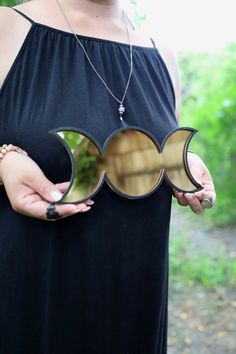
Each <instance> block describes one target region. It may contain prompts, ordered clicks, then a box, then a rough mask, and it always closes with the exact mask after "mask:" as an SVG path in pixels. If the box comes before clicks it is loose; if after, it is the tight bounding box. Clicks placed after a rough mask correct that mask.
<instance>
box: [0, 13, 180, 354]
mask: <svg viewBox="0 0 236 354" xmlns="http://www.w3.org/2000/svg"><path fill="white" fill-rule="evenodd" d="M27 19H28V20H29V21H31V23H32V26H31V28H30V30H29V32H28V34H27V36H26V38H25V41H24V43H23V45H22V47H21V49H20V51H19V53H18V55H17V57H16V59H15V61H14V63H13V65H12V67H11V69H10V72H9V73H8V75H7V78H6V79H5V82H4V84H3V86H2V88H1V91H0V144H1V145H2V144H3V143H7V144H9V143H12V144H15V145H18V146H20V147H22V148H23V149H25V150H26V151H27V152H28V153H29V155H30V156H31V157H32V158H33V159H34V160H35V161H36V162H37V163H38V165H39V166H40V167H41V168H42V170H43V171H44V173H45V174H46V176H47V177H48V178H49V179H50V180H52V181H53V182H63V181H68V180H69V178H70V162H69V158H68V155H67V153H66V151H65V150H64V147H63V146H62V145H60V144H59V143H58V141H57V139H55V137H53V136H52V135H49V134H48V131H49V130H50V129H52V128H57V127H60V126H74V127H78V128H80V129H83V130H85V131H87V132H88V133H90V134H92V135H93V136H94V137H95V138H96V139H97V140H98V141H99V142H100V143H101V144H103V143H104V142H105V140H106V139H107V137H108V136H109V135H110V134H111V133H112V132H113V131H114V130H116V129H118V128H119V127H120V121H119V119H118V118H117V108H118V104H117V102H115V100H114V99H113V98H112V97H111V96H110V94H109V93H108V92H107V90H106V89H105V88H104V86H103V85H102V83H101V82H100V80H99V79H98V77H97V76H96V74H95V73H94V71H93V70H92V69H91V67H90V66H89V64H88V62H87V59H86V58H85V56H84V53H83V52H82V50H81V48H80V47H79V45H78V43H77V41H76V39H75V38H74V36H73V34H71V33H68V32H65V31H62V30H59V29H55V28H52V27H49V26H47V25H43V24H40V23H35V22H34V21H32V20H31V19H29V18H27ZM79 38H80V40H81V41H82V43H83V45H84V46H85V48H86V50H87V51H88V53H89V55H90V56H91V58H92V59H93V62H94V64H95V66H96V68H97V70H98V71H99V73H100V74H101V75H102V77H104V78H105V80H106V82H107V83H108V85H109V86H110V87H111V89H112V91H113V92H114V93H115V94H116V95H117V96H118V97H121V96H122V94H123V91H124V87H125V83H126V80H127V77H128V73H129V45H127V44H122V43H119V42H115V41H111V40H104V39H97V38H91V37H86V36H79ZM133 52H134V53H133V55H134V73H133V76H132V79H131V83H130V87H129V90H128V94H127V97H126V100H125V106H126V116H125V117H126V121H127V123H128V124H129V125H135V126H139V127H142V128H145V129H146V130H148V131H150V132H151V133H152V134H154V135H155V137H156V139H157V140H158V141H159V143H161V142H162V140H163V139H164V138H165V136H166V135H167V134H168V133H169V132H170V131H171V130H173V129H175V128H176V127H177V122H176V118H175V114H174V105H175V102H174V92H173V87H172V84H171V81H170V77H169V75H168V72H167V69H166V66H165V64H164V62H163V60H162V58H161V56H160V54H159V52H158V50H157V49H156V48H155V47H151V46H150V47H148V48H147V47H142V46H134V48H133ZM16 173H17V171H16ZM93 199H94V201H95V205H94V206H93V207H92V209H91V210H90V211H89V212H87V213H83V214H77V215H75V216H72V217H70V218H66V219H62V220H59V221H56V222H54V223H53V222H45V221H42V220H38V219H34V218H29V217H26V216H23V215H20V214H19V213H17V212H15V211H13V209H12V208H11V206H10V203H9V201H8V198H7V196H6V194H5V191H4V187H1V189H0V353H1V354H165V353H166V352H167V292H168V233H169V221H170V209H171V189H170V188H169V186H168V185H167V184H166V182H163V183H162V184H161V186H160V188H159V189H158V190H157V191H156V192H154V193H153V194H152V195H150V196H148V197H146V198H143V199H139V200H130V199H126V198H123V197H121V196H119V195H117V194H116V193H115V192H113V191H112V190H111V189H110V188H109V187H108V186H107V185H103V187H102V189H101V190H100V191H99V193H98V194H97V195H96V196H95V197H94V198H93Z"/></svg>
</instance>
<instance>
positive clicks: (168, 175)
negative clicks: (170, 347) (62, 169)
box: [51, 127, 202, 203]
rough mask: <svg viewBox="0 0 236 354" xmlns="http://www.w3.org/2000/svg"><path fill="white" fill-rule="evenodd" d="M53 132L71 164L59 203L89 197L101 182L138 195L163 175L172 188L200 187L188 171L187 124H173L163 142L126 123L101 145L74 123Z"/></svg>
mask: <svg viewBox="0 0 236 354" xmlns="http://www.w3.org/2000/svg"><path fill="white" fill-rule="evenodd" d="M51 133H52V134H54V135H56V137H57V138H58V139H59V140H60V141H61V142H62V143H63V144H64V146H65V147H66V149H67V151H68V153H69V156H70V159H71V163H72V177H71V183H70V186H69V188H68V190H67V191H66V193H65V194H64V196H63V198H62V199H61V201H60V203H79V202H82V201H84V200H86V199H88V198H91V197H92V196H94V195H95V194H96V193H97V192H98V191H99V189H100V188H101V186H102V184H103V183H104V181H106V182H107V183H108V185H109V186H110V187H111V188H112V189H113V190H114V191H115V192H116V193H118V194H119V195H121V196H123V197H126V198H131V199H135V198H142V197H145V196H148V195H150V194H151V193H153V192H154V191H155V190H156V189H157V188H158V186H159V185H160V184H161V182H162V180H163V178H165V179H166V181H167V183H169V185H170V186H171V187H173V188H175V189H176V190H179V191H182V192H195V191H197V190H200V189H202V187H201V185H199V184H198V183H197V182H196V181H195V180H194V178H193V176H192V175H191V173H190V170H189V167H188V163H187V147H188V145H189V142H190V140H191V138H192V137H193V135H194V134H195V133H196V130H195V129H192V128H178V129H176V130H174V131H172V132H171V133H170V134H168V136H167V137H166V138H165V140H164V142H163V144H162V146H159V144H158V143H157V142H156V140H155V138H154V137H153V136H152V135H151V134H150V133H148V132H147V131H145V130H143V129H140V128H137V127H128V128H121V129H118V130H116V131H115V132H114V133H113V134H111V135H110V136H109V138H108V139H107V140H106V142H105V144H104V146H103V147H101V146H100V145H99V144H98V143H97V142H96V141H95V139H94V138H93V137H91V136H89V135H88V134H86V133H85V132H82V131H78V130H76V129H75V128H59V129H56V130H53V131H51Z"/></svg>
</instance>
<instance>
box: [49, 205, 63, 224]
mask: <svg viewBox="0 0 236 354" xmlns="http://www.w3.org/2000/svg"><path fill="white" fill-rule="evenodd" d="M46 217H47V219H48V220H56V219H59V218H60V217H61V215H60V214H59V213H58V212H57V211H56V207H55V205H54V204H49V206H48V207H47V212H46Z"/></svg>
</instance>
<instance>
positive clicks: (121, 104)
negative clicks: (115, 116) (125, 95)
mask: <svg viewBox="0 0 236 354" xmlns="http://www.w3.org/2000/svg"><path fill="white" fill-rule="evenodd" d="M118 112H119V115H120V121H121V124H122V125H123V126H124V127H126V126H127V124H126V123H125V121H124V119H123V114H124V113H125V107H124V106H123V103H120V106H119V109H118Z"/></svg>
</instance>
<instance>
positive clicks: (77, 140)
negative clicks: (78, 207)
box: [58, 131, 105, 203]
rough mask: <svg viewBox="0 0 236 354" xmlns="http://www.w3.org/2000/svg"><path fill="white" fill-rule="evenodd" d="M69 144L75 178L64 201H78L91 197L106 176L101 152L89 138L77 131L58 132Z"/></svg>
mask: <svg viewBox="0 0 236 354" xmlns="http://www.w3.org/2000/svg"><path fill="white" fill-rule="evenodd" d="M58 135H59V136H60V138H61V139H63V140H64V142H65V143H66V144H67V147H68V148H69V150H70V153H71V155H72V158H73V159H72V161H73V176H72V177H73V179H72V183H71V186H70V188H69V190H68V191H67V193H66V194H65V196H64V197H63V199H62V201H63V202H66V203H76V202H78V201H82V200H85V199H87V198H89V197H90V196H91V195H92V194H93V193H94V192H95V190H96V189H97V188H98V186H99V185H100V184H101V182H102V179H103V176H104V172H105V171H104V168H103V162H102V159H101V155H100V152H99V150H98V148H97V146H96V145H95V143H93V142H92V141H91V140H90V139H89V138H87V137H86V136H85V135H83V134H80V133H78V132H75V131H61V132H59V133H58Z"/></svg>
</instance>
